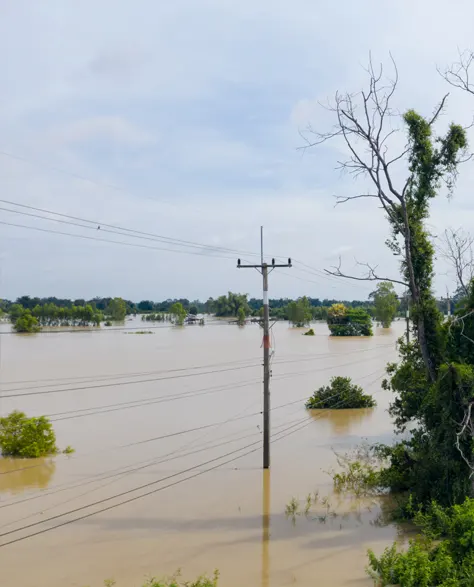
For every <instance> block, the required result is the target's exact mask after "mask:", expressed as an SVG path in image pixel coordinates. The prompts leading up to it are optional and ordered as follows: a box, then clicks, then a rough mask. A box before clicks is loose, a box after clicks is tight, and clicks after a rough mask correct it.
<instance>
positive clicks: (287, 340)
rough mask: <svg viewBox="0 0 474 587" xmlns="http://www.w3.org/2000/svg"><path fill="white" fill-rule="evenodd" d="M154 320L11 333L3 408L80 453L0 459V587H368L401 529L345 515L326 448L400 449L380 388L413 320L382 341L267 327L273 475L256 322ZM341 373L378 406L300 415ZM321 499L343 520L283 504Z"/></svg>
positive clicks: (364, 514)
mask: <svg viewBox="0 0 474 587" xmlns="http://www.w3.org/2000/svg"><path fill="white" fill-rule="evenodd" d="M142 324H143V323H141V322H138V321H133V322H130V321H127V322H126V323H125V326H126V327H130V328H132V327H140V328H141V327H142ZM159 326H160V327H159V328H156V329H153V334H152V335H151V334H149V335H136V334H131V333H130V332H133V331H123V330H115V331H113V330H110V329H109V330H108V331H107V332H96V333H92V332H80V333H53V334H43V333H42V334H39V335H28V336H21V335H15V334H11V335H9V334H3V335H1V340H0V344H1V369H0V389H1V398H0V413H1V414H2V415H5V414H7V413H9V412H10V411H11V410H13V409H20V410H23V411H26V412H27V413H28V414H29V415H40V414H45V415H49V417H50V418H51V420H54V427H55V430H56V433H57V439H58V445H59V447H60V448H64V447H65V446H67V445H72V446H73V447H74V448H75V449H76V452H75V454H74V455H71V456H65V455H60V456H57V457H55V458H50V459H43V460H40V461H31V460H11V459H3V460H2V459H0V528H1V529H0V534H1V537H0V546H1V547H0V569H1V581H0V582H1V585H2V587H72V586H74V587H81V586H84V585H88V586H90V587H100V586H102V585H103V580H104V579H107V578H114V579H116V580H117V585H118V587H122V586H123V587H139V586H140V585H142V583H143V581H144V578H145V576H150V575H157V576H163V575H169V574H172V573H173V572H174V571H176V570H177V569H182V572H183V576H184V577H185V578H193V577H196V576H197V575H199V574H201V573H204V572H208V573H211V572H212V571H213V570H214V569H215V568H217V569H219V571H220V576H221V578H220V583H219V584H220V585H222V587H242V586H243V585H248V586H252V587H280V586H283V585H299V586H304V587H307V586H308V587H309V586H313V585H324V586H325V587H331V586H347V587H349V586H350V587H356V586H357V585H360V586H370V585H372V582H371V581H370V580H369V579H368V578H367V577H366V575H365V572H364V567H365V565H366V550H367V548H369V547H371V548H374V549H376V550H378V551H380V550H382V549H383V548H384V547H385V546H386V545H387V544H388V543H389V542H391V541H392V540H393V539H394V537H395V536H396V533H397V531H396V528H395V527H393V526H390V525H388V526H383V525H382V526H381V525H380V524H378V523H377V518H378V516H379V514H380V508H379V506H374V507H372V508H371V510H370V511H369V510H368V509H366V508H365V507H362V508H356V509H355V510H354V509H353V507H350V506H348V504H347V503H339V501H338V498H337V496H335V495H333V493H332V483H331V480H330V478H329V476H328V475H327V473H326V472H325V471H327V470H328V469H330V468H331V467H333V466H334V465H335V463H336V458H335V455H334V450H336V451H340V452H345V451H347V450H349V449H351V448H352V447H354V446H356V445H357V444H360V442H361V439H362V438H365V439H367V440H368V441H369V442H374V441H384V442H389V441H390V440H391V438H392V424H391V421H390V417H389V415H388V413H387V411H386V410H387V407H388V404H389V402H390V395H389V394H388V393H387V392H384V391H382V390H381V389H380V383H381V379H382V378H383V375H384V367H385V365H386V363H387V362H389V361H393V360H395V359H396V357H397V354H396V349H395V341H396V339H397V338H398V337H399V336H400V335H401V334H402V333H403V327H404V324H403V323H402V322H397V323H395V324H394V325H393V327H392V329H390V330H388V331H384V330H381V329H376V330H375V336H373V337H372V338H330V337H329V336H328V330H327V327H326V325H325V324H317V325H316V326H315V332H316V336H314V337H306V336H302V331H301V330H297V329H291V328H288V325H287V324H286V323H278V324H276V325H275V326H274V328H273V334H274V337H273V350H274V351H275V354H274V357H273V363H272V372H273V379H272V383H271V386H272V391H271V393H272V397H271V401H272V412H271V417H272V440H273V442H272V445H271V451H272V452H271V470H270V472H268V474H264V473H263V471H262V469H261V466H262V449H261V419H262V418H261V415H260V413H259V412H260V410H261V407H262V384H261V380H262V368H261V349H260V345H261V333H260V332H259V329H258V326H256V325H253V326H246V327H244V328H238V327H236V326H229V325H227V324H217V323H213V324H211V323H209V324H207V325H206V326H205V327H199V326H190V327H186V328H182V329H180V328H169V327H161V326H162V325H159ZM1 328H2V330H3V331H4V332H6V331H8V330H9V326H8V325H6V324H3V325H2V327H1ZM145 329H148V325H147V326H145ZM333 375H348V376H350V377H352V378H353V379H354V381H355V382H357V383H360V385H362V386H363V387H364V389H365V390H366V391H368V392H370V393H373V394H375V397H376V399H377V402H378V407H377V408H376V409H374V410H360V411H359V410H341V411H334V412H324V411H321V412H312V413H311V412H308V411H306V410H305V408H304V401H305V399H306V398H307V397H308V396H309V395H310V394H311V393H312V391H313V390H314V389H315V387H316V386H319V385H322V384H325V383H326V382H327V381H328V380H329V378H330V377H331V376H333ZM12 396H14V397H12ZM196 428H200V429H199V430H194V431H190V432H186V433H183V434H181V432H183V431H187V430H190V429H196ZM237 457H240V458H237ZM138 487H140V488H141V489H136V488H138ZM316 490H317V491H319V494H320V496H321V498H322V497H326V496H327V497H328V498H329V500H330V502H331V508H332V510H335V511H336V513H337V516H335V517H331V516H329V517H327V518H326V519H324V517H323V516H322V514H323V513H324V512H323V511H322V510H323V509H324V508H322V505H320V504H317V505H315V506H314V509H313V514H312V515H310V516H308V517H307V518H306V517H304V516H297V518H296V519H295V521H294V523H293V522H292V521H291V520H289V519H287V517H286V516H285V506H286V504H287V503H288V502H289V500H290V499H291V498H292V497H293V496H295V497H298V498H301V499H304V497H305V496H306V495H307V494H308V493H309V492H313V491H316ZM98 502H100V503H98Z"/></svg>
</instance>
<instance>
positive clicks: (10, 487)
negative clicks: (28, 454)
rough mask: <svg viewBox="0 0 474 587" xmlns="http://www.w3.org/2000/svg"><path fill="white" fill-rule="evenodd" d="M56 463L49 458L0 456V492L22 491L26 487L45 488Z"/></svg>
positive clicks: (14, 492)
mask: <svg viewBox="0 0 474 587" xmlns="http://www.w3.org/2000/svg"><path fill="white" fill-rule="evenodd" d="M55 470H56V463H55V462H54V460H53V459H51V458H42V459H2V458H0V493H6V492H8V493H13V494H17V493H22V492H23V491H25V490H27V489H33V488H34V489H45V488H46V487H48V485H49V484H50V482H51V480H52V478H53V475H54V472H55Z"/></svg>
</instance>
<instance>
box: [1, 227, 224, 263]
mask: <svg viewBox="0 0 474 587" xmlns="http://www.w3.org/2000/svg"><path fill="white" fill-rule="evenodd" d="M0 224H4V225H5V226H14V227H16V228H26V229H28V230H36V231H38V232H46V233H49V234H59V235H61V236H71V237H75V238H82V239H85V240H91V241H98V242H103V243H112V244H115V245H124V246H128V247H138V248H140V249H151V250H156V251H168V252H170V253H182V254H184V255H199V256H200V257H203V256H205V257H213V258H219V259H231V260H233V257H224V256H223V255H205V254H204V253H203V252H201V253H197V252H194V251H180V250H178V249H168V248H165V247H151V246H149V245H142V244H140V243H128V242H126V241H116V240H110V239H105V238H97V237H93V236H87V235H85V234H74V233H72V232H62V231H59V230H50V229H48V228H39V227H37V226H27V225H26V224H15V223H13V222H5V221H3V220H2V221H0Z"/></svg>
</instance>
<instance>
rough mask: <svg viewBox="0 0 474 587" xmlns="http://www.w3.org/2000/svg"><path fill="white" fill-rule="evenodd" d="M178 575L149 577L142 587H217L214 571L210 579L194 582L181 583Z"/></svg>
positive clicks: (111, 584) (112, 583)
mask: <svg viewBox="0 0 474 587" xmlns="http://www.w3.org/2000/svg"><path fill="white" fill-rule="evenodd" d="M180 575H181V573H180V572H179V571H178V572H177V573H175V574H174V575H173V576H172V577H166V578H164V579H156V578H155V577H151V578H150V579H147V581H145V583H144V584H143V585H142V587H217V583H218V579H219V571H214V574H213V575H212V577H209V576H207V575H201V576H200V577H198V578H197V579H195V580H194V581H181V578H180ZM115 585H117V583H116V581H114V580H112V579H108V580H107V581H104V587H114V586H115ZM117 587H118V585H117Z"/></svg>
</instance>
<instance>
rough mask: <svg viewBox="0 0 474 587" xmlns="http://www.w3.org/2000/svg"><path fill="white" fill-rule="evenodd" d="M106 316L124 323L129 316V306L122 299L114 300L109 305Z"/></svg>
mask: <svg viewBox="0 0 474 587" xmlns="http://www.w3.org/2000/svg"><path fill="white" fill-rule="evenodd" d="M106 314H107V315H108V316H110V318H111V319H112V320H116V321H117V322H122V321H123V320H125V316H126V315H127V304H126V303H125V301H124V300H123V299H122V298H113V299H112V300H110V302H109V303H108V305H107V308H106Z"/></svg>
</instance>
